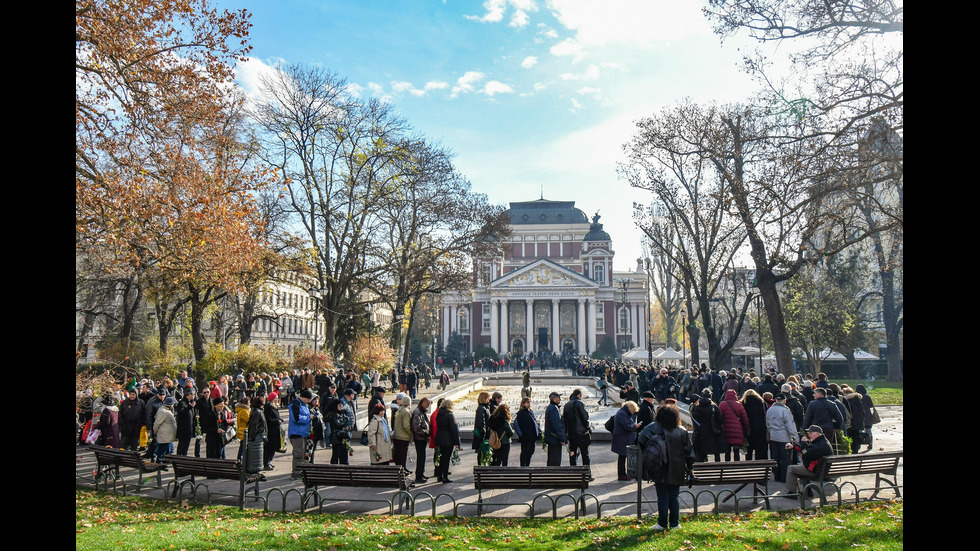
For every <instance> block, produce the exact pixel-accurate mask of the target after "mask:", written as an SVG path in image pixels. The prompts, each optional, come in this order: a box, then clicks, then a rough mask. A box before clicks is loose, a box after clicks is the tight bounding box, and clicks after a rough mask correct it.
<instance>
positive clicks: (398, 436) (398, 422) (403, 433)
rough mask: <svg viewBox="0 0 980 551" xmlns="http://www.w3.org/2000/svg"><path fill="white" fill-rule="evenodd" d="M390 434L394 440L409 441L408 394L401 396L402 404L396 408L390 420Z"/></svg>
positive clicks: (409, 406)
mask: <svg viewBox="0 0 980 551" xmlns="http://www.w3.org/2000/svg"><path fill="white" fill-rule="evenodd" d="M392 425H393V428H392V435H393V437H394V438H395V440H402V441H407V442H411V441H412V440H413V438H412V399H411V398H410V397H408V396H406V397H404V398H402V405H401V407H400V408H398V413H396V414H395V418H394V421H393V422H392Z"/></svg>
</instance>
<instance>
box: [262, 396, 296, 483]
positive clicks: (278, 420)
mask: <svg viewBox="0 0 980 551" xmlns="http://www.w3.org/2000/svg"><path fill="white" fill-rule="evenodd" d="M290 404H291V403H290ZM262 413H263V415H265V426H266V430H267V431H268V433H269V441H268V442H267V443H266V446H265V448H264V449H263V450H262V462H263V463H264V467H263V470H266V471H271V470H272V469H274V468H275V465H273V464H272V458H273V457H275V455H276V452H277V451H279V450H280V449H281V448H282V447H283V442H282V433H281V432H280V430H281V429H280V427H281V426H282V417H280V416H279V394H278V393H275V392H273V393H271V394H269V397H268V399H267V400H266V401H265V406H264V407H263V408H262Z"/></svg>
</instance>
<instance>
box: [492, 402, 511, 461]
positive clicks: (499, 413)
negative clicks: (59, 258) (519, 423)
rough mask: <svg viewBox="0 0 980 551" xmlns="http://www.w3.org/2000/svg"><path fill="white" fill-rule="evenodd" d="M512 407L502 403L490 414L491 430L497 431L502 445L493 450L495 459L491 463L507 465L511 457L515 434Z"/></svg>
mask: <svg viewBox="0 0 980 551" xmlns="http://www.w3.org/2000/svg"><path fill="white" fill-rule="evenodd" d="M510 421H511V417H510V407H509V406H508V405H507V404H500V405H499V406H497V409H495V410H493V413H492V414H491V415H490V421H488V422H487V427H488V429H489V430H491V431H493V432H496V433H497V436H498V437H499V438H500V447H499V448H497V449H495V450H493V460H492V461H491V462H490V465H493V466H498V467H506V466H507V464H508V458H509V457H510V444H511V440H512V438H513V436H514V427H513V426H512V425H511V423H510Z"/></svg>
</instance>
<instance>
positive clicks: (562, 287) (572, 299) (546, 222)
mask: <svg viewBox="0 0 980 551" xmlns="http://www.w3.org/2000/svg"><path fill="white" fill-rule="evenodd" d="M508 214H509V215H510V219H511V230H512V235H511V237H510V241H509V242H507V243H505V244H504V251H505V252H504V254H503V255H502V256H500V257H498V258H479V259H476V260H475V261H474V272H473V288H472V289H467V290H463V291H459V292H455V293H444V294H443V296H442V316H441V318H442V319H441V322H442V329H441V335H442V339H443V343H444V344H445V343H448V340H449V337H450V336H451V335H452V334H453V333H459V334H460V335H461V336H462V337H463V339H464V341H465V342H466V343H467V347H468V348H469V350H470V351H473V350H476V349H477V348H479V347H481V346H489V347H491V348H493V349H494V350H495V351H497V352H498V353H501V354H506V353H511V354H515V355H516V354H523V353H526V352H529V351H531V352H551V351H554V352H562V351H571V352H575V353H579V354H587V353H591V352H592V351H594V350H596V348H597V346H598V345H599V344H601V343H602V341H603V340H604V339H605V338H606V337H609V338H610V339H612V341H613V342H614V343H616V347H617V348H618V349H619V350H624V349H627V350H628V349H629V348H630V347H631V346H646V339H647V323H648V320H647V313H648V312H649V307H648V304H647V297H648V293H647V287H646V286H647V278H646V276H645V274H642V273H638V272H616V271H614V268H613V258H614V256H615V251H613V249H612V239H611V238H610V236H609V234H608V233H606V232H605V231H603V229H602V224H600V223H599V215H598V214H596V215H595V216H594V217H593V218H592V221H591V222H589V219H588V218H587V217H586V215H585V213H584V212H583V211H582V210H580V209H578V208H576V207H575V202H574V201H550V200H546V199H543V198H542V199H539V200H536V201H524V202H513V203H511V204H510V209H509V210H508ZM624 280H626V281H627V287H626V290H625V293H624V290H623V282H624Z"/></svg>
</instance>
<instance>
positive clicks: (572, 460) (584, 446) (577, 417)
mask: <svg viewBox="0 0 980 551" xmlns="http://www.w3.org/2000/svg"><path fill="white" fill-rule="evenodd" d="M562 421H564V422H565V429H566V431H567V434H568V447H569V451H570V452H571V455H570V456H569V458H568V463H569V464H570V465H576V464H577V461H578V458H579V457H581V458H582V464H583V465H586V466H590V465H592V461H591V459H589V445H590V444H592V426H591V425H589V412H588V411H586V410H585V403H584V402H582V389H580V388H576V389H575V390H573V391H572V394H571V395H570V396H569V397H568V402H566V403H565V409H564V410H563V411H562Z"/></svg>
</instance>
